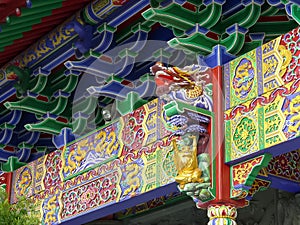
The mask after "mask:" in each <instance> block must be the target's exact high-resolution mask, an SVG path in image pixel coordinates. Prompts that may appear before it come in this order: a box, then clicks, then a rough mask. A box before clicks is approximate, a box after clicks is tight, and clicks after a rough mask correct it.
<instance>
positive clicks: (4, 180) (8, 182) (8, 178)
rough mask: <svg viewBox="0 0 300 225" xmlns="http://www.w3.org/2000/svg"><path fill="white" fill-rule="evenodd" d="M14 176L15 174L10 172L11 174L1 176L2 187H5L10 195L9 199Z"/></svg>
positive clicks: (0, 183) (0, 184)
mask: <svg viewBox="0 0 300 225" xmlns="http://www.w3.org/2000/svg"><path fill="white" fill-rule="evenodd" d="M0 174H1V172H0ZM12 174H13V173H12V172H10V173H2V174H1V175H0V187H1V186H3V185H5V190H6V193H7V195H8V199H10V192H11V181H12Z"/></svg>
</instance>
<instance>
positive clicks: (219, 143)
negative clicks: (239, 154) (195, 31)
mask: <svg viewBox="0 0 300 225" xmlns="http://www.w3.org/2000/svg"><path fill="white" fill-rule="evenodd" d="M212 76H213V112H214V115H215V133H214V134H213V135H215V141H216V142H215V149H216V153H215V155H212V157H213V158H212V159H213V160H215V163H216V198H215V199H214V200H213V201H211V202H210V203H209V206H208V217H209V219H210V221H209V223H208V224H209V225H210V224H227V225H234V224H236V222H235V219H236V216H237V211H236V208H237V207H239V206H244V205H245V201H244V200H240V201H235V200H232V199H231V198H230V167H229V166H228V165H226V164H225V149H224V141H225V138H226V137H225V136H224V94H223V75H222V66H217V67H215V68H214V69H212Z"/></svg>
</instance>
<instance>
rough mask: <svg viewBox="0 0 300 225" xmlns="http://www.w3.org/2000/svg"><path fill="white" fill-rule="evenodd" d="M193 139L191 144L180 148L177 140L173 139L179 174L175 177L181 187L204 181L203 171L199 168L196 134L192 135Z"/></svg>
mask: <svg viewBox="0 0 300 225" xmlns="http://www.w3.org/2000/svg"><path fill="white" fill-rule="evenodd" d="M190 138H191V139H192V140H193V142H192V144H191V145H185V146H182V147H181V149H180V150H179V149H178V146H177V143H176V140H175V139H173V140H172V142H173V148H174V159H175V166H176V168H177V171H178V175H177V176H176V177H175V180H176V182H177V183H179V187H180V188H181V189H183V188H184V186H185V185H186V184H188V183H203V182H204V180H203V179H202V178H201V175H202V171H201V170H200V169H199V168H198V159H197V140H196V136H190Z"/></svg>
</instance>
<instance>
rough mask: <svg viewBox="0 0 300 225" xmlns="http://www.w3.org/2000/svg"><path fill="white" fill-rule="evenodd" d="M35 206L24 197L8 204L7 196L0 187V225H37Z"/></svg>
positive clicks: (37, 217) (37, 218)
mask: <svg viewBox="0 0 300 225" xmlns="http://www.w3.org/2000/svg"><path fill="white" fill-rule="evenodd" d="M39 224H40V221H39V216H38V211H37V206H36V205H35V204H34V202H33V201H32V200H30V199H27V198H26V197H21V198H19V200H18V202H17V203H16V204H10V203H9V201H8V198H7V194H6V192H5V190H4V189H3V188H1V187H0V225H39Z"/></svg>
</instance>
